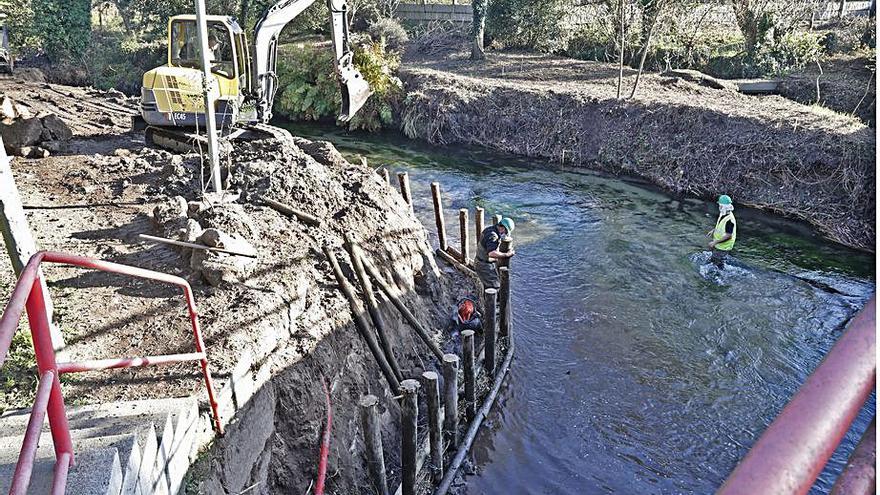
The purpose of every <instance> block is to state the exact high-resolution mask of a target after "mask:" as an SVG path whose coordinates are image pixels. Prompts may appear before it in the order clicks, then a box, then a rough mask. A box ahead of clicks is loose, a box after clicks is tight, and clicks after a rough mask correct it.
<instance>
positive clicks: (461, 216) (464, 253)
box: [458, 208, 471, 265]
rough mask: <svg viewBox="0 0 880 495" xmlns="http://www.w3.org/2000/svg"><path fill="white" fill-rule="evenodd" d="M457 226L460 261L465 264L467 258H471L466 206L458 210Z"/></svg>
mask: <svg viewBox="0 0 880 495" xmlns="http://www.w3.org/2000/svg"><path fill="white" fill-rule="evenodd" d="M458 226H459V233H460V234H461V262H462V263H464V264H465V265H467V264H468V260H470V258H471V248H470V236H469V235H468V234H469V232H470V231H469V230H468V211H467V208H462V209H460V210H458Z"/></svg>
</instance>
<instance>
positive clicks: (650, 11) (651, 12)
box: [629, 0, 670, 98]
mask: <svg viewBox="0 0 880 495" xmlns="http://www.w3.org/2000/svg"><path fill="white" fill-rule="evenodd" d="M668 1H670V0H642V4H643V14H642V33H643V36H644V39H643V40H642V46H641V57H640V58H639V71H638V72H637V73H636V81H635V83H634V84H633V87H632V92H630V94H629V97H630V98H632V97H634V96H635V95H636V89H638V87H639V80H640V79H641V78H642V72H643V71H644V70H645V59H646V58H647V57H648V50H649V49H650V47H651V38H652V37H653V36H654V28H655V27H656V26H657V22H658V20H659V19H660V16H661V15H662V14H663V9H664V8H665V7H666V4H667V3H668ZM646 31H647V32H646Z"/></svg>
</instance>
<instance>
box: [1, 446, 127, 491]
mask: <svg viewBox="0 0 880 495" xmlns="http://www.w3.org/2000/svg"><path fill="white" fill-rule="evenodd" d="M54 469H55V457H54V454H53V455H52V457H38V458H37V460H36V462H35V463H34V470H33V473H32V476H31V483H30V486H29V487H28V491H27V493H28V495H31V494H33V495H46V494H47V493H51V491H52V474H53V472H54ZM14 472H15V464H14V463H13V464H4V465H2V466H0V493H7V492H8V491H9V487H10V485H11V484H12V474H13V473H14ZM122 481H123V477H122V469H121V467H120V464H119V453H118V452H117V450H116V449H115V448H102V449H96V450H91V451H89V452H84V453H82V454H80V455H78V456H77V457H76V465H75V466H73V467H71V468H70V472H69V473H68V476H67V489H66V490H65V493H66V494H67V495H119V494H120V493H121V490H122Z"/></svg>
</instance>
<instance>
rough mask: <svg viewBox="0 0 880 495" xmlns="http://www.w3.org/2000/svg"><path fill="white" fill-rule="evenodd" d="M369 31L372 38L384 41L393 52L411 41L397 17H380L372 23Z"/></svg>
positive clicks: (401, 48) (400, 49)
mask: <svg viewBox="0 0 880 495" xmlns="http://www.w3.org/2000/svg"><path fill="white" fill-rule="evenodd" d="M367 32H368V33H369V34H370V37H371V38H372V39H374V40H377V41H380V42H384V43H385V47H386V48H387V49H388V50H389V51H391V52H400V51H402V50H403V49H404V48H405V47H406V44H407V43H409V35H408V34H407V33H406V29H404V28H403V25H401V24H400V22H399V21H397V19H391V18H389V17H380V18H379V19H376V20H375V21H373V22H372V23H371V24H370V27H369V28H368V29H367Z"/></svg>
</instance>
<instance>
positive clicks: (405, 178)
mask: <svg viewBox="0 0 880 495" xmlns="http://www.w3.org/2000/svg"><path fill="white" fill-rule="evenodd" d="M397 182H399V183H400V195H401V196H403V200H404V201H406V204H407V205H409V210H410V211H412V209H413V204H412V194H411V193H410V191H409V174H408V173H406V172H397Z"/></svg>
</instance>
